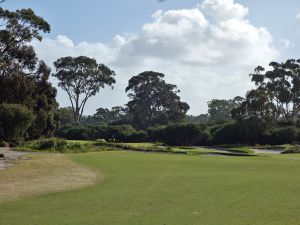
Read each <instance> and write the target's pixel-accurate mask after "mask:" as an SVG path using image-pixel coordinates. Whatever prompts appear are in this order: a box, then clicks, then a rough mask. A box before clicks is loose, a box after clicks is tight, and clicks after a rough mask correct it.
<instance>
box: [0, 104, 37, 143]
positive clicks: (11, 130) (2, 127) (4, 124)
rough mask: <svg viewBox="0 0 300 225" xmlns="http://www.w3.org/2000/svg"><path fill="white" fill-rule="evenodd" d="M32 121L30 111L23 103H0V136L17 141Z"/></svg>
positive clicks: (3, 138)
mask: <svg viewBox="0 0 300 225" xmlns="http://www.w3.org/2000/svg"><path fill="white" fill-rule="evenodd" d="M32 121H33V115H32V112H31V111H30V110H29V109H27V108H26V107H25V106H23V105H18V104H1V105H0V138H2V140H6V141H11V142H17V141H19V140H21V139H23V138H24V135H25V133H26V130H27V129H28V127H29V126H30V125H31V123H32Z"/></svg>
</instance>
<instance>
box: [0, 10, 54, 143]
mask: <svg viewBox="0 0 300 225" xmlns="http://www.w3.org/2000/svg"><path fill="white" fill-rule="evenodd" d="M0 24H1V25H0V52H1V54H0V87H1V88H0V104H3V103H5V104H21V105H23V106H25V107H27V108H28V109H29V110H30V111H31V112H32V114H33V122H32V123H31V126H30V127H29V128H28V132H27V137H28V138H37V137H40V136H51V135H53V133H54V131H55V130H56V129H57V127H58V116H57V112H56V110H57V106H58V104H57V102H56V89H55V88H54V87H52V84H51V83H50V82H49V81H48V79H49V75H50V69H49V67H47V65H46V64H45V63H44V62H43V61H38V58H37V56H36V53H35V51H34V49H33V47H32V46H31V45H30V43H31V42H32V41H33V40H34V39H35V40H39V41H40V40H42V37H41V34H40V33H41V32H44V33H47V32H49V31H50V25H49V24H48V23H47V22H46V21H45V20H44V19H43V18H41V17H39V16H37V15H35V13H34V12H33V11H32V10H31V9H22V10H17V11H15V12H11V11H9V10H4V9H2V8H1V7H0Z"/></svg>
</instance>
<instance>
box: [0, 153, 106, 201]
mask: <svg viewBox="0 0 300 225" xmlns="http://www.w3.org/2000/svg"><path fill="white" fill-rule="evenodd" d="M26 157H27V159H26V160H20V161H16V164H15V165H13V166H11V167H9V168H8V169H6V170H0V203H1V202H4V201H8V200H13V199H18V198H22V197H25V196H32V195H39V194H44V193H50V192H59V191H64V190H71V189H77V188H80V187H84V186H87V185H91V184H93V183H94V182H95V181H96V180H97V179H98V178H101V176H100V175H97V173H96V172H94V171H92V170H90V169H88V168H86V167H84V166H81V165H78V164H77V163H75V162H73V161H71V160H70V159H68V158H67V156H65V155H62V154H31V155H26Z"/></svg>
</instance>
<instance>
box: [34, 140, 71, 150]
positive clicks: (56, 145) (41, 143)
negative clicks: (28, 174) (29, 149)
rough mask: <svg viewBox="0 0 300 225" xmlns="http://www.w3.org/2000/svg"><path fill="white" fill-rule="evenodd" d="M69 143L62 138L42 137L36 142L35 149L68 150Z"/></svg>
mask: <svg viewBox="0 0 300 225" xmlns="http://www.w3.org/2000/svg"><path fill="white" fill-rule="evenodd" d="M67 146H68V143H67V141H66V140H64V139H61V138H49V139H40V140H37V141H35V142H34V144H33V149H34V150H47V151H58V152H63V151H66V149H67Z"/></svg>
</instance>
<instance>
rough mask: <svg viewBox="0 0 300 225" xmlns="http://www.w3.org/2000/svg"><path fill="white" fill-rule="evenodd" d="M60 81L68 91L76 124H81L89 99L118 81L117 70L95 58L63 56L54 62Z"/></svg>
mask: <svg viewBox="0 0 300 225" xmlns="http://www.w3.org/2000/svg"><path fill="white" fill-rule="evenodd" d="M54 66H55V68H56V73H54V74H53V76H54V77H56V78H57V79H58V81H59V83H58V85H59V87H61V88H62V89H63V90H64V91H66V92H67V94H68V96H69V99H70V102H71V105H72V110H73V116H74V124H75V125H76V126H79V125H80V120H81V118H82V115H83V112H84V107H85V105H86V103H87V100H88V99H89V98H90V97H92V96H94V95H96V94H97V93H98V92H99V91H100V89H101V88H104V87H105V86H111V87H112V85H113V84H114V83H115V82H116V80H115V78H114V76H115V72H114V71H113V70H111V69H110V68H108V67H107V66H105V65H104V64H98V63H97V61H96V60H95V59H92V58H89V57H86V56H79V57H71V56H68V57H62V58H59V59H58V60H57V61H55V62H54Z"/></svg>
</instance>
